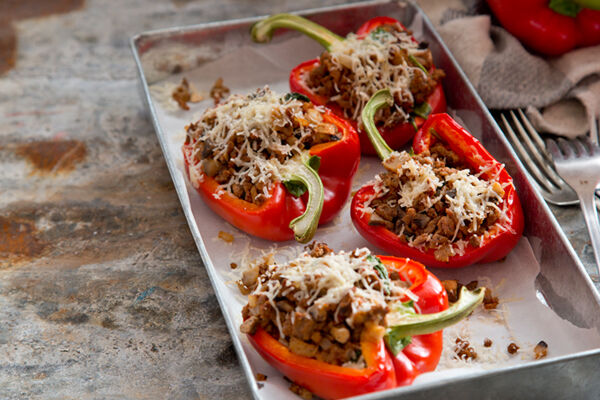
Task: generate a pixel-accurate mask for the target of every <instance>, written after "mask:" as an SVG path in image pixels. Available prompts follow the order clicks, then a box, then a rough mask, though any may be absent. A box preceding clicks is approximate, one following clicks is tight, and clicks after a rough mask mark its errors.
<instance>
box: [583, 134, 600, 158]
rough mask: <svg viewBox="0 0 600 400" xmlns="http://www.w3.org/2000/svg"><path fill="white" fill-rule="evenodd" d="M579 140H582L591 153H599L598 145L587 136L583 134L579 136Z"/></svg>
mask: <svg viewBox="0 0 600 400" xmlns="http://www.w3.org/2000/svg"><path fill="white" fill-rule="evenodd" d="M579 140H581V141H582V142H583V144H584V145H585V146H586V148H587V150H588V151H589V152H590V154H591V155H595V154H598V153H600V147H598V145H597V144H595V143H594V142H593V141H592V140H591V139H590V138H589V137H588V136H583V137H581V138H579Z"/></svg>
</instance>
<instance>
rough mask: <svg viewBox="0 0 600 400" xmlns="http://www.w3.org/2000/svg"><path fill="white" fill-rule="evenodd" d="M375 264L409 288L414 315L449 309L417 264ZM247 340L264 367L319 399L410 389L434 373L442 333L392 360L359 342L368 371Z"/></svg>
mask: <svg viewBox="0 0 600 400" xmlns="http://www.w3.org/2000/svg"><path fill="white" fill-rule="evenodd" d="M379 258H380V259H381V261H382V262H383V264H384V265H385V266H386V267H387V268H388V270H389V271H391V270H395V271H397V272H398V273H399V275H400V277H401V279H402V280H406V281H409V282H410V283H411V286H410V290H411V292H413V293H414V294H415V295H417V296H418V297H419V298H418V300H416V301H415V308H416V310H417V312H420V313H434V312H439V311H443V310H445V309H447V308H448V296H447V294H446V291H445V289H444V287H443V286H442V284H441V282H440V281H439V280H438V279H437V278H436V277H435V276H434V275H433V274H432V273H431V272H429V271H428V270H427V269H426V268H425V267H424V266H423V265H422V264H420V263H418V262H415V261H412V260H409V259H402V258H397V257H389V256H380V257H379ZM407 300H408V299H407ZM248 339H249V341H250V343H251V344H252V345H253V346H254V348H255V349H256V350H257V351H258V352H259V354H260V355H261V356H262V357H263V358H264V359H265V360H266V361H267V362H269V364H271V365H272V366H273V367H275V368H276V369H277V370H279V371H280V372H281V373H282V374H284V375H285V376H287V377H288V378H290V379H291V380H292V381H294V382H295V383H297V384H299V385H301V386H303V387H305V388H307V389H308V390H310V391H311V392H312V393H314V394H316V395H317V396H319V397H322V398H324V399H339V398H344V397H350V396H357V395H360V394H365V393H370V392H374V391H379V390H385V389H391V388H394V387H396V386H403V385H409V384H411V383H412V382H413V380H414V379H415V377H416V376H417V375H419V374H420V373H422V372H428V371H432V370H434V369H435V367H436V366H437V364H438V362H439V359H440V355H441V352H442V331H439V332H435V333H432V334H427V335H418V336H413V337H412V342H411V344H410V345H408V346H407V347H405V348H404V349H403V350H402V351H401V352H400V353H398V356H396V357H394V356H393V355H392V354H391V353H390V352H389V351H388V350H387V349H386V347H385V344H384V341H383V340H380V341H379V342H377V343H371V342H362V343H361V350H362V354H363V357H364V358H365V362H366V365H367V367H366V368H364V369H354V368H346V367H341V366H337V365H332V364H328V363H325V362H323V361H319V360H315V359H312V358H308V357H304V356H300V355H297V354H294V353H292V352H291V351H290V350H289V349H288V348H287V347H285V346H284V345H283V344H281V343H280V342H279V341H278V340H276V339H275V338H274V337H273V336H271V335H269V334H268V333H267V332H266V331H264V330H263V329H260V328H259V329H258V330H257V331H256V332H255V333H254V334H253V335H249V336H248Z"/></svg>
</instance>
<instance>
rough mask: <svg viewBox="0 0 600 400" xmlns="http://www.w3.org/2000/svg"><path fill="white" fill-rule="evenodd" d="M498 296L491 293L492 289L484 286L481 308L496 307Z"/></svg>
mask: <svg viewBox="0 0 600 400" xmlns="http://www.w3.org/2000/svg"><path fill="white" fill-rule="evenodd" d="M498 303H499V301H498V297H496V296H494V295H492V289H490V288H487V287H486V288H485V296H484V297H483V308H485V309H486V310H495V309H496V307H498Z"/></svg>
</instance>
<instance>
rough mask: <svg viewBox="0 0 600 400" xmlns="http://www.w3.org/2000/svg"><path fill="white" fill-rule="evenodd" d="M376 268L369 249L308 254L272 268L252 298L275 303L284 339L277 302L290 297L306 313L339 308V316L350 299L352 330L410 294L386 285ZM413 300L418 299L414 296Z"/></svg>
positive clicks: (400, 287)
mask: <svg viewBox="0 0 600 400" xmlns="http://www.w3.org/2000/svg"><path fill="white" fill-rule="evenodd" d="M374 264H375V261H374V260H373V259H372V256H371V252H370V251H369V250H368V249H367V248H362V249H357V250H355V251H353V252H344V251H341V252H339V253H337V254H336V253H329V254H326V255H323V256H321V257H312V256H311V255H310V254H309V253H308V252H304V253H302V254H300V256H298V257H297V258H296V259H294V260H292V261H290V262H288V263H287V264H272V265H270V266H269V267H268V270H267V272H266V273H265V275H264V277H263V278H261V279H259V282H258V285H257V287H256V288H255V289H254V291H253V292H252V294H254V295H265V296H266V298H267V299H268V301H269V302H270V303H271V305H272V306H273V308H274V309H275V311H276V314H277V315H276V321H275V324H276V325H277V327H278V329H279V331H280V334H281V337H284V335H283V329H282V326H281V318H280V316H279V312H278V310H277V307H276V305H275V299H276V298H278V297H285V296H287V295H289V294H290V293H293V296H294V298H295V300H296V301H297V302H298V303H301V304H302V305H304V306H305V310H310V309H311V307H322V306H325V305H335V306H336V307H337V308H336V311H335V315H337V313H338V311H339V309H340V304H339V303H340V301H342V299H344V298H346V297H347V296H349V297H350V298H351V304H350V306H351V309H352V313H351V316H350V317H348V318H347V319H346V321H345V322H346V323H347V324H348V325H349V326H350V327H352V326H353V324H354V317H355V316H356V314H357V313H369V312H370V310H371V309H374V308H375V307H383V308H386V307H387V303H388V302H391V301H394V300H399V299H400V298H401V297H403V296H407V294H408V293H409V290H408V289H407V288H406V287H404V286H400V285H398V284H391V283H390V282H391V281H389V282H387V283H386V282H383V280H382V277H380V276H379V274H378V272H377V270H376V269H375V268H374ZM394 282H395V281H394ZM410 297H411V298H414V297H415V295H414V294H412V293H410Z"/></svg>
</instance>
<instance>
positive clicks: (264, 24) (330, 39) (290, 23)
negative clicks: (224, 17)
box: [250, 14, 344, 50]
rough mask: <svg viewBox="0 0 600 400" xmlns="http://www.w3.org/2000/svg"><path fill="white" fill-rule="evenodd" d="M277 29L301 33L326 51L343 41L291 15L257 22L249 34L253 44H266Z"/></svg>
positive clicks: (277, 15) (277, 16)
mask: <svg viewBox="0 0 600 400" xmlns="http://www.w3.org/2000/svg"><path fill="white" fill-rule="evenodd" d="M278 28H288V29H293V30H296V31H298V32H301V33H303V34H305V35H306V36H308V37H310V38H312V39H314V40H316V41H317V42H319V43H320V44H321V45H322V46H323V47H325V48H326V49H327V50H331V46H332V45H333V44H334V43H337V42H340V41H342V40H344V38H343V37H341V36H338V35H336V34H335V33H333V32H331V31H330V30H329V29H327V28H324V27H322V26H321V25H319V24H315V23H314V22H312V21H309V20H307V19H306V18H302V17H300V16H298V15H292V14H275V15H271V16H270V17H268V18H265V19H263V20H262V21H258V22H257V23H255V24H254V25H252V29H251V30H250V34H251V35H252V40H254V41H255V42H257V43H267V42H269V41H270V40H271V38H272V37H273V31H275V29H278Z"/></svg>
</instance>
